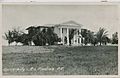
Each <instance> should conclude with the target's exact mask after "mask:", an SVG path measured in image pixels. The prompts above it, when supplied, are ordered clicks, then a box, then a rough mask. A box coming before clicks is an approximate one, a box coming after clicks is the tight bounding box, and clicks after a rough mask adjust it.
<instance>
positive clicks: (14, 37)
mask: <svg viewBox="0 0 120 78" xmlns="http://www.w3.org/2000/svg"><path fill="white" fill-rule="evenodd" d="M22 33H23V32H22V31H20V30H19V29H16V28H14V29H13V30H8V32H7V33H5V36H4V38H5V39H6V40H8V44H9V45H10V44H11V43H12V42H16V45H17V43H18V42H21V41H20V36H21V35H22Z"/></svg>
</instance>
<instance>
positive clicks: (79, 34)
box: [79, 29, 82, 45]
mask: <svg viewBox="0 0 120 78" xmlns="http://www.w3.org/2000/svg"><path fill="white" fill-rule="evenodd" d="M79 36H80V38H79V44H80V45H81V40H82V36H81V29H79Z"/></svg>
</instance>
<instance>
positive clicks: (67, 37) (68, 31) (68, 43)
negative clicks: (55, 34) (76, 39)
mask: <svg viewBox="0 0 120 78" xmlns="http://www.w3.org/2000/svg"><path fill="white" fill-rule="evenodd" d="M67 45H69V28H67Z"/></svg>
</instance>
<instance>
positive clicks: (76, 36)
mask: <svg viewBox="0 0 120 78" xmlns="http://www.w3.org/2000/svg"><path fill="white" fill-rule="evenodd" d="M81 26H82V25H80V24H78V23H76V22H74V21H69V22H65V23H62V24H58V25H56V27H55V29H56V33H57V34H58V36H59V37H60V38H61V44H63V45H70V44H71V45H79V44H80V45H81V37H80V32H81ZM72 30H75V31H72ZM58 31H59V32H58ZM71 31H72V32H71ZM70 36H73V38H72V39H70V38H71V37H70Z"/></svg>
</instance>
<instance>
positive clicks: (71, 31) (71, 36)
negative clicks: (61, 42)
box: [69, 29, 77, 45]
mask: <svg viewBox="0 0 120 78" xmlns="http://www.w3.org/2000/svg"><path fill="white" fill-rule="evenodd" d="M76 33H77V30H76V29H70V31H69V43H70V45H71V40H72V39H73V37H74V35H75V34H76Z"/></svg>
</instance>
